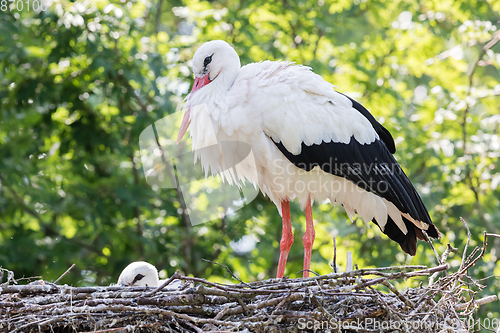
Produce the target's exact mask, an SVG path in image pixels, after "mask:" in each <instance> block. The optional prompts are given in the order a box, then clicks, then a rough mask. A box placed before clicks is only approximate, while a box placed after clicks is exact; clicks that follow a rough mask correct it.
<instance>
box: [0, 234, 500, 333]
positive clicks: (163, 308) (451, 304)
mask: <svg viewBox="0 0 500 333" xmlns="http://www.w3.org/2000/svg"><path fill="white" fill-rule="evenodd" d="M488 235H489V236H497V235H492V234H486V233H485V238H484V243H483V246H482V248H480V247H476V248H475V249H474V250H473V251H472V252H471V254H470V255H469V256H466V255H465V253H466V252H467V248H466V249H465V250H464V255H463V257H462V262H461V265H460V266H459V268H458V270H457V271H455V272H450V270H451V269H450V267H449V265H447V264H446V263H445V262H446V259H447V257H448V254H449V253H450V251H453V249H452V248H451V247H450V246H448V250H447V251H446V252H445V253H444V254H443V256H442V257H441V258H440V263H441V264H440V265H438V266H436V267H431V268H428V267H426V266H397V267H383V268H370V269H357V270H354V271H350V272H344V273H332V274H328V275H324V276H315V277H311V278H303V279H286V278H285V279H269V280H264V281H259V282H254V283H244V282H242V281H240V283H238V284H231V285H228V284H219V283H213V282H209V281H207V280H205V279H201V278H196V277H188V276H181V275H180V274H179V273H178V272H176V273H175V274H174V275H173V276H172V277H171V278H170V279H169V280H167V281H166V282H165V283H164V284H163V285H162V286H160V287H159V288H145V287H132V288H123V287H117V286H110V287H71V286H67V285H58V284H56V283H49V282H43V281H39V282H38V283H34V284H29V285H14V284H12V282H10V283H9V282H8V283H4V284H2V285H0V332H100V333H104V332H302V331H311V332H313V331H314V332H316V331H319V332H460V331H463V332H467V331H470V328H469V327H468V326H467V324H468V323H469V319H470V318H472V314H473V313H474V312H475V310H476V309H477V307H478V306H480V305H482V304H485V303H488V302H491V301H495V300H496V299H497V298H496V296H488V297H484V298H482V299H476V297H475V295H476V294H477V293H478V292H479V291H480V290H481V289H483V288H484V286H483V285H481V284H480V283H478V281H476V280H475V279H473V278H472V277H470V276H469V275H468V273H467V272H468V269H469V268H471V267H472V266H473V265H474V264H475V263H476V262H477V261H478V260H479V259H480V258H482V256H483V255H484V252H485V250H486V237H487V236H488ZM228 271H229V270H228ZM418 277H425V279H421V283H420V286H419V287H416V288H409V289H405V290H398V289H397V288H396V287H395V286H394V284H393V282H394V281H395V280H400V279H414V278H418ZM174 279H180V280H182V281H183V282H184V285H183V286H182V287H181V288H180V289H178V290H175V291H172V290H168V291H167V290H166V288H164V287H165V286H166V285H168V284H169V283H171V282H172V281H173V280H174ZM11 280H12V279H11ZM0 281H1V280H0Z"/></svg>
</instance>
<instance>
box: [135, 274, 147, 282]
mask: <svg viewBox="0 0 500 333" xmlns="http://www.w3.org/2000/svg"><path fill="white" fill-rule="evenodd" d="M143 277H144V275H142V274H137V275H136V276H135V278H134V281H132V284H134V283H136V282H137V281H140V280H142V278H143Z"/></svg>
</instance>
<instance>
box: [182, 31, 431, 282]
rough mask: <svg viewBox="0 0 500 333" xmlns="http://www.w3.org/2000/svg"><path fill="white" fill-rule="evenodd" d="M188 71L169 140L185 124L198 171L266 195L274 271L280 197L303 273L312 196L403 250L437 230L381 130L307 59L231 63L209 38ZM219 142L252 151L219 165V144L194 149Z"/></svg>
mask: <svg viewBox="0 0 500 333" xmlns="http://www.w3.org/2000/svg"><path fill="white" fill-rule="evenodd" d="M193 71H194V77H195V81H194V85H193V88H192V90H191V93H190V95H189V97H188V101H187V105H186V112H185V114H184V117H183V120H182V124H181V127H180V130H179V135H178V138H177V143H179V141H180V140H181V139H182V137H183V136H184V134H185V132H186V130H187V129H188V127H189V126H191V130H190V135H191V137H192V142H193V149H194V150H195V156H196V157H197V158H198V157H199V158H200V160H201V164H202V167H203V168H204V169H205V170H206V171H207V170H208V169H211V171H212V173H213V174H218V173H221V174H222V176H223V179H224V178H225V179H227V180H228V181H229V182H233V181H234V182H236V183H238V182H239V181H241V180H244V179H248V180H250V181H251V182H253V183H254V184H257V185H258V186H259V188H260V190H261V191H262V192H263V193H264V194H266V195H268V196H269V198H270V199H271V200H272V201H273V202H274V203H275V204H276V206H277V208H278V210H280V213H281V216H282V219H283V232H282V238H281V242H280V259H279V264H278V272H277V277H278V278H281V277H283V275H284V272H285V265H286V260H287V256H288V252H289V251H290V247H291V246H292V243H293V233H292V226H291V221H290V208H289V201H290V200H293V199H294V198H297V199H298V201H299V204H300V206H301V208H302V209H304V208H305V215H306V231H305V235H304V237H303V242H304V272H303V275H304V277H308V276H309V268H310V262H311V251H312V245H313V242H314V237H315V231H314V225H313V218H312V210H311V202H312V201H313V200H319V201H324V200H326V199H329V200H330V201H331V202H332V203H333V204H340V205H343V206H344V208H345V210H346V212H347V214H348V216H349V218H350V219H351V221H352V218H353V216H354V215H355V213H356V214H358V215H359V217H360V218H362V219H363V220H364V221H365V223H367V225H368V221H372V222H373V223H375V224H376V225H378V227H379V228H380V229H381V230H382V232H383V233H385V234H386V235H387V236H389V238H391V239H393V240H394V241H396V242H398V243H399V245H400V246H401V248H402V250H403V251H404V252H406V253H408V254H410V255H412V256H413V255H415V253H416V248H417V240H416V239H417V238H418V239H420V240H424V239H425V234H426V233H427V234H428V235H429V236H431V237H433V238H439V237H440V234H439V231H438V230H437V228H436V227H435V226H434V225H433V224H432V221H431V219H430V217H429V213H428V212H427V210H426V208H425V207H424V204H423V203H422V200H421V199H420V196H419V195H418V193H417V191H416V190H415V189H414V187H413V186H412V184H411V183H410V181H409V180H408V178H407V177H406V175H405V174H404V173H403V171H402V170H401V168H400V166H399V165H398V163H397V162H396V160H395V159H394V157H393V156H392V154H393V153H394V152H395V151H396V148H395V144H394V140H393V138H392V136H391V134H390V133H389V131H388V130H387V129H385V128H384V127H383V126H382V125H381V124H380V123H378V122H377V121H376V120H375V118H374V117H373V116H372V115H371V114H370V112H369V111H368V110H367V109H365V108H364V107H363V106H362V105H361V104H359V103H358V102H356V101H354V100H353V99H351V98H349V97H347V96H345V95H344V94H342V93H339V92H337V91H335V89H334V86H333V85H332V84H330V83H328V82H326V81H325V80H324V79H323V78H322V77H321V76H319V75H317V74H315V73H313V72H312V71H311V69H310V68H309V67H305V66H300V65H295V64H293V63H290V62H285V61H263V62H259V63H252V64H248V65H246V66H243V67H241V66H240V60H239V57H238V54H237V53H236V52H235V51H234V49H233V48H232V47H231V46H230V45H229V44H228V43H226V42H224V41H220V40H215V41H211V42H208V43H205V44H203V45H202V46H201V47H200V48H199V49H198V50H197V51H196V53H195V55H194V57H193ZM197 106H203V107H197ZM210 124H211V125H212V126H213V130H212V129H210V127H211V126H210ZM214 135H215V138H214V137H213V136H214ZM224 141H226V142H228V141H229V142H244V143H247V144H249V145H250V146H251V149H252V154H253V158H247V159H245V160H243V161H242V162H241V163H239V164H238V165H236V168H235V170H234V172H233V171H231V172H228V171H227V170H226V171H224V169H227V165H226V166H225V165H224V164H225V163H224V159H225V158H226V156H224V152H221V153H220V154H219V153H214V152H215V150H213V149H212V150H210V149H208V150H207V149H199V148H201V147H207V146H208V145H210V144H213V143H214V142H224ZM228 153H231V152H225V154H226V155H227V154H228ZM238 162H239V161H238ZM422 231H425V232H424V233H423V232H422Z"/></svg>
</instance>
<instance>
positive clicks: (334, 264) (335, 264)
mask: <svg viewBox="0 0 500 333" xmlns="http://www.w3.org/2000/svg"><path fill="white" fill-rule="evenodd" d="M332 267H333V273H335V274H336V273H338V272H339V271H338V270H337V239H336V238H335V237H333V262H332Z"/></svg>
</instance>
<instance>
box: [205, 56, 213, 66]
mask: <svg viewBox="0 0 500 333" xmlns="http://www.w3.org/2000/svg"><path fill="white" fill-rule="evenodd" d="M212 56H213V54H212V55H209V56H208V57H206V58H205V61H203V66H204V67H207V66H208V64H209V63H211V62H212Z"/></svg>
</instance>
